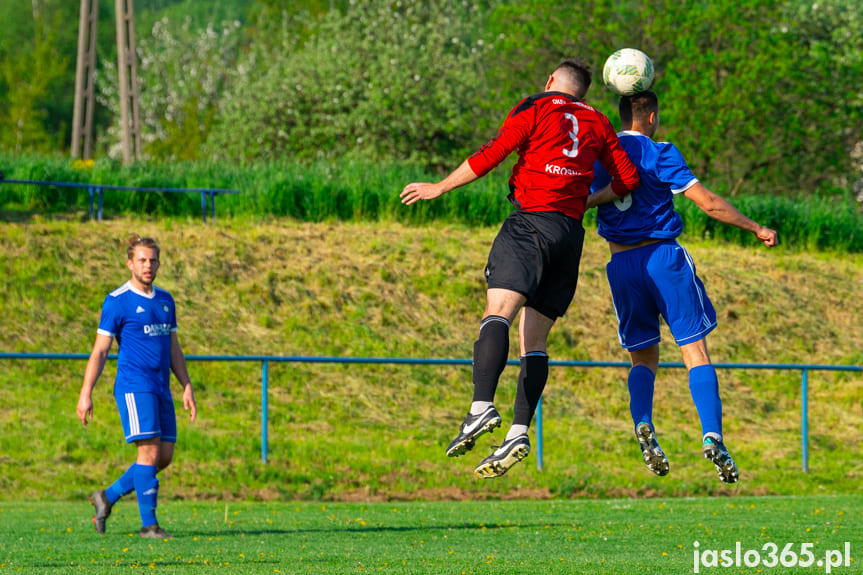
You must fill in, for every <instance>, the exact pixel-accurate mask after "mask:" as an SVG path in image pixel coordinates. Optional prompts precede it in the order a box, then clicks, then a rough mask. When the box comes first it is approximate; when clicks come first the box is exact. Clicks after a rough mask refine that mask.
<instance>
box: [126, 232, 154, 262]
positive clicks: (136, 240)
mask: <svg viewBox="0 0 863 575" xmlns="http://www.w3.org/2000/svg"><path fill="white" fill-rule="evenodd" d="M138 246H143V247H145V248H151V249H154V250H156V257H157V258H158V257H159V252H160V251H161V250H159V244H158V243H157V242H156V240H155V239H153V238H142V237H141V236H139V235H138V234H130V235H129V237H128V238H126V257H127V258H129V259H132V256H134V255H135V248H137V247H138Z"/></svg>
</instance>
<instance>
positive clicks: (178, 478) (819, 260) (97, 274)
mask: <svg viewBox="0 0 863 575" xmlns="http://www.w3.org/2000/svg"><path fill="white" fill-rule="evenodd" d="M130 231H137V232H140V233H143V234H151V235H154V236H156V237H157V238H158V239H159V240H160V241H161V242H162V246H163V252H162V262H163V265H162V269H161V271H160V275H159V279H158V281H157V283H158V284H159V285H161V286H163V287H165V288H167V289H169V290H170V291H171V292H172V293H173V294H174V295H175V298H176V300H177V303H178V310H179V323H180V341H181V343H182V344H183V346H184V349H185V351H186V353H187V354H190V355H247V354H253V355H290V356H352V357H413V358H427V357H431V358H462V359H469V358H470V354H471V350H472V346H473V341H474V339H475V338H476V331H477V329H478V323H479V318H480V315H481V314H482V308H483V303H484V300H483V298H484V281H483V276H482V269H483V266H484V264H485V258H486V254H487V251H488V248H489V246H490V245H491V241H492V239H493V237H494V234H495V232H496V229H495V228H469V227H464V226H456V225H447V224H435V225H431V226H412V227H408V226H403V225H400V224H372V223H343V224H334V223H322V224H308V223H298V222H296V221H294V220H264V221H249V220H242V219H227V218H226V219H224V220H220V221H219V222H218V224H217V225H215V226H209V225H208V226H204V225H202V224H201V223H200V222H197V221H195V220H182V219H160V220H158V221H149V222H144V221H140V220H122V219H119V220H111V221H105V222H102V223H101V224H97V223H85V224H81V223H77V222H63V221H33V222H30V223H6V224H3V225H2V226H0V292H2V293H3V294H4V296H3V330H2V331H0V349H2V350H3V351H16V352H57V353H68V352H75V353H83V354H86V353H88V352H89V350H90V349H91V347H92V344H93V339H94V333H95V329H96V326H97V323H98V317H99V309H100V306H101V303H102V301H103V299H104V297H105V294H106V293H108V292H109V291H111V290H112V289H114V288H115V287H117V286H118V285H120V284H122V283H123V282H125V281H126V279H127V278H128V271H127V270H126V269H125V266H124V262H123V259H124V257H125V256H124V253H125V252H124V248H123V247H122V238H123V237H124V236H125V234H126V233H128V232H130ZM689 249H690V252H691V253H692V255H693V258H694V259H695V262H696V263H697V265H698V266H699V273H700V275H701V277H702V278H703V279H704V281H705V283H706V286H707V290H708V293H709V294H710V296H711V298H712V299H713V302H714V304H715V305H716V307H717V309H718V310H719V328H718V329H717V330H716V331H715V332H714V333H713V334H711V335H710V337H709V347H710V351H711V355H712V358H713V360H714V361H715V362H718V363H730V362H742V363H815V364H840V365H860V364H863V354H861V351H860V350H861V349H863V329H861V326H860V322H859V318H860V317H861V316H863V297H861V288H863V260H861V258H860V256H856V255H847V254H845V255H832V254H829V253H790V252H786V251H782V250H776V251H774V250H766V249H764V248H762V247H757V248H741V247H736V246H729V245H724V244H721V243H689ZM607 257H608V255H607V249H606V247H605V246H604V244H603V242H602V241H601V240H599V239H598V238H596V237H595V236H594V235H593V232H592V231H589V232H588V241H587V245H586V247H585V252H584V258H583V262H582V268H581V278H580V284H579V289H578V293H577V294H576V298H575V301H574V303H573V306H572V307H571V308H570V310H569V312H568V313H567V315H566V316H565V317H564V318H562V319H561V320H560V322H559V324H558V325H557V326H555V328H554V329H553V330H552V336H551V339H550V342H549V351H550V355H551V358H552V359H553V360H565V359H573V360H593V361H621V362H622V361H624V360H625V354H624V353H623V352H622V351H621V350H620V348H619V346H618V344H617V338H616V330H615V323H614V311H613V307H612V305H611V301H610V296H609V293H608V286H607V282H606V279H605V274H604V265H605V262H606V261H607ZM512 335H513V341H512V346H511V353H510V357H511V358H512V359H515V358H516V357H517V353H518V352H517V345H516V342H515V330H513V333H512ZM663 339H664V341H665V342H666V343H665V344H664V345H663V346H662V355H661V360H662V361H675V362H676V361H679V359H680V357H679V352H678V351H677V349H676V346H674V345H673V344H672V343H671V339H670V335H669V334H668V332H667V330H666V331H663ZM115 350H116V348H115ZM83 370H84V362H82V361H22V360H14V361H8V360H7V361H2V362H0V500H21V499H52V500H60V501H62V500H69V499H75V500H81V499H83V498H84V497H85V496H86V495H87V494H89V493H90V492H91V491H92V490H94V489H96V488H97V487H100V486H105V485H106V484H107V483H108V482H110V481H112V480H113V479H114V478H115V477H116V476H117V475H118V472H119V471H120V470H122V469H125V468H126V467H127V466H128V464H129V462H130V461H131V459H132V457H133V450H132V448H130V447H128V446H126V445H125V444H124V443H123V442H122V438H121V435H120V433H119V421H118V416H117V414H116V407H115V406H114V401H113V397H112V395H111V382H112V379H113V377H114V370H115V364H114V362H109V364H108V366H107V367H106V370H105V373H104V374H103V376H102V379H101V381H100V383H99V385H98V386H97V388H96V391H95V394H94V401H95V404H96V411H95V420H94V422H93V423H92V424H91V425H90V426H88V427H87V428H86V429H85V428H83V427H82V426H81V425H80V423H79V422H78V420H77V419H76V417H75V404H76V402H77V398H78V390H79V388H80V385H81V379H82V376H83ZM190 372H191V375H192V378H193V380H194V382H195V386H196V390H197V397H198V403H199V420H198V421H197V422H196V423H194V424H190V423H189V422H188V421H186V420H185V419H184V418H183V414H182V413H181V415H180V443H179V445H178V449H177V454H176V460H175V463H174V464H173V465H172V466H171V467H170V468H169V469H168V470H166V471H165V473H164V477H163V481H165V489H164V490H163V493H162V497H163V498H164V499H165V500H171V499H174V498H183V499H213V500H284V499H299V500H324V501H327V500H358V501H385V500H414V499H463V498H471V499H484V498H489V499H495V498H502V497H520V498H561V497H562V498H570V497H593V498H603V497H605V498H608V497H621V496H624V497H628V496H678V495H713V494H724V495H732V496H740V495H760V494H784V495H804V494H819V493H849V494H860V493H861V484H863V482H861V480H863V465H861V463H860V453H861V452H860V445H861V433H860V429H861V426H863V411H861V409H863V407H861V406H863V381H861V377H860V375H859V373H827V372H815V371H813V372H811V373H810V374H809V385H810V397H809V417H810V422H809V431H810V473H808V474H802V473H800V468H801V456H802V454H801V449H802V448H801V440H800V437H801V436H800V433H801V429H800V410H801V404H800V376H801V374H800V372H795V371H760V370H758V371H756V370H736V371H725V370H723V371H720V374H719V377H720V388H721V392H722V396H723V406H724V412H725V431H726V436H727V440H728V443H729V446H730V447H731V449H732V451H733V453H734V455H735V458H736V460H737V462H738V463H739V465H740V468H741V478H742V479H741V482H740V483H739V484H738V485H737V486H735V487H726V486H723V485H721V484H720V483H719V482H718V480H717V479H716V477H715V473H714V471H713V469H712V467H711V466H710V465H709V464H708V463H707V462H706V461H705V460H704V459H703V458H702V457H701V455H700V449H699V446H700V429H699V428H698V424H697V414H696V413H695V409H694V407H693V406H692V402H691V399H690V397H689V391H688V387H687V383H686V377H685V374H684V373H683V372H682V370H678V369H666V370H661V371H660V374H659V376H658V379H657V396H656V397H657V400H656V411H655V420H656V422H657V425H658V426H659V434H660V435H659V437H660V440H661V441H662V444H663V446H664V448H665V449H666V451H667V452H668V454H669V457H670V458H671V469H672V471H671V475H670V476H668V477H665V478H657V477H654V476H652V475H651V474H650V473H649V472H648V471H647V470H646V469H645V468H644V466H643V464H642V463H641V461H640V457H639V452H638V447H637V445H636V443H635V441H634V440H633V438H632V436H631V429H630V427H631V423H630V422H629V413H628V406H627V401H628V399H627V392H626V384H625V375H626V372H625V370H623V369H620V368H601V369H599V368H597V369H581V368H563V367H553V368H552V370H551V377H550V381H549V385H548V387H547V390H546V394H545V399H544V401H545V403H544V415H545V419H544V423H545V446H544V447H545V453H544V455H545V470H544V471H539V470H537V468H536V459H535V455H536V454H533V455H531V456H530V457H529V458H528V459H527V460H526V461H525V462H524V463H523V464H521V465H519V466H518V467H516V468H515V469H513V470H512V471H511V472H510V473H509V474H508V475H506V476H505V477H503V478H501V479H500V480H495V481H482V480H479V479H476V478H475V477H474V476H473V468H474V467H475V466H476V464H477V463H478V462H479V461H480V460H481V459H482V458H483V457H484V456H485V455H487V454H488V449H489V446H490V445H493V444H495V443H497V441H496V440H499V439H500V437H501V435H502V434H501V433H500V432H498V433H496V434H494V435H493V436H490V437H485V438H483V439H482V440H481V441H480V442H479V445H478V446H477V448H476V449H475V450H474V451H473V452H471V453H470V454H469V455H467V456H465V457H462V458H459V459H454V460H453V459H449V458H447V457H445V456H444V454H443V451H444V449H445V447H446V445H447V444H448V443H449V441H450V440H451V439H452V435H453V433H454V432H455V431H456V430H457V429H458V425H459V423H460V422H461V419H462V417H463V413H464V411H465V410H466V409H467V407H468V405H469V400H470V394H471V384H470V367H469V366H402V365H399V366H396V365H334V364H271V365H270V369H269V377H270V388H269V389H270V393H269V403H270V411H269V423H270V425H269V462H268V463H263V462H262V461H261V458H260V454H261V443H260V436H261V434H260V431H261V429H260V425H261V383H260V382H261V366H260V364H256V363H211V362H192V363H191V364H190ZM516 377H517V370H516V369H514V368H512V367H510V368H508V369H507V370H506V371H505V372H504V375H503V378H502V380H501V384H500V387H499V390H498V400H497V405H498V407H499V409H500V410H501V412H502V414H503V415H504V420H505V421H504V423H505V425H506V424H508V423H509V421H510V418H511V413H512V412H511V405H512V401H513V398H514V393H515V392H514V390H515V380H516ZM22 446H26V448H22Z"/></svg>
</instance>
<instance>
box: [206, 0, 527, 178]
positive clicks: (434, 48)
mask: <svg viewBox="0 0 863 575" xmlns="http://www.w3.org/2000/svg"><path fill="white" fill-rule="evenodd" d="M486 4H487V3H486ZM486 12H487V9H480V8H479V7H478V6H477V4H476V3H473V2H467V1H463V0H441V1H439V2H426V1H422V0H400V1H394V0H384V1H377V2H360V1H353V2H350V3H349V4H348V5H347V7H346V8H345V9H344V10H338V9H330V10H329V11H327V12H326V13H324V14H322V15H320V16H317V17H315V18H317V20H316V21H313V17H312V16H309V14H308V13H304V14H300V15H289V14H287V13H283V14H282V15H281V17H280V20H279V22H278V25H271V26H270V28H269V30H270V33H269V34H268V35H261V34H259V35H258V36H256V37H255V39H254V42H253V44H252V46H251V49H250V50H249V52H248V54H247V55H246V56H245V57H244V58H242V59H241V61H240V64H239V66H238V67H237V72H236V75H235V76H234V77H233V78H232V81H231V85H230V92H229V93H228V94H226V95H225V98H224V100H223V101H222V103H221V104H222V105H221V107H220V108H219V111H218V115H217V119H216V125H215V126H214V128H213V132H212V134H211V138H210V140H209V141H208V143H207V146H206V148H207V150H208V153H209V154H210V155H211V156H212V157H218V158H229V159H232V160H248V159H283V158H294V157H298V158H364V159H370V160H376V159H403V160H410V161H415V162H418V163H421V164H423V165H441V166H442V165H449V164H451V163H452V161H453V158H454V156H456V155H458V154H461V153H466V151H467V150H468V149H471V148H475V147H477V146H478V145H480V144H481V143H483V141H484V138H488V137H490V136H492V135H494V133H495V132H496V130H497V125H494V126H493V127H491V126H492V124H497V123H499V122H500V121H501V120H502V119H503V116H504V114H505V113H506V112H507V111H508V109H509V106H512V105H514V104H515V102H497V101H496V100H495V97H494V92H493V91H492V90H491V88H490V86H489V85H488V81H487V75H486V73H485V66H486V64H485V61H484V59H485V58H486V57H487V55H488V54H489V51H490V50H491V49H492V48H493V46H491V44H490V42H489V39H488V38H487V37H485V32H484V30H485V27H484V26H483V25H482V18H483V16H484V14H485V13H486ZM491 118H494V119H493V120H492V119H491Z"/></svg>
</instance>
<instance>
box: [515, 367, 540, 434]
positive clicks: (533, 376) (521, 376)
mask: <svg viewBox="0 0 863 575" xmlns="http://www.w3.org/2000/svg"><path fill="white" fill-rule="evenodd" d="M546 381H548V355H546V354H545V353H543V352H541V351H532V352H528V353H527V354H525V355H523V356H522V357H521V371H520V372H519V373H518V390H517V391H516V392H515V408H514V412H515V413H514V415H513V420H512V424H513V425H527V426H529V425H530V420H531V419H533V414H534V412H535V411H536V406H537V405H538V404H539V398H540V397H542V391H543V390H544V389H545V382H546Z"/></svg>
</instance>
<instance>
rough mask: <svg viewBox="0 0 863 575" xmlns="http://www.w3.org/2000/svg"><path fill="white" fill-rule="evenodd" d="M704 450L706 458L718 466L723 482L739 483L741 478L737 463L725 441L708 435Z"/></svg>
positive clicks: (720, 478) (717, 469) (717, 470)
mask: <svg viewBox="0 0 863 575" xmlns="http://www.w3.org/2000/svg"><path fill="white" fill-rule="evenodd" d="M702 451H703V453H704V458H705V459H707V460H709V461H710V462H712V463H713V465H715V466H716V472H717V473H718V474H719V481H721V482H722V483H737V480H738V479H739V474H738V472H737V464H736V463H734V460H733V459H731V454H730V453H728V449H727V448H726V447H725V444H724V443H722V442H721V441H718V440H716V439H714V438H712V437H706V438H705V439H704V447H703V448H702Z"/></svg>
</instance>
